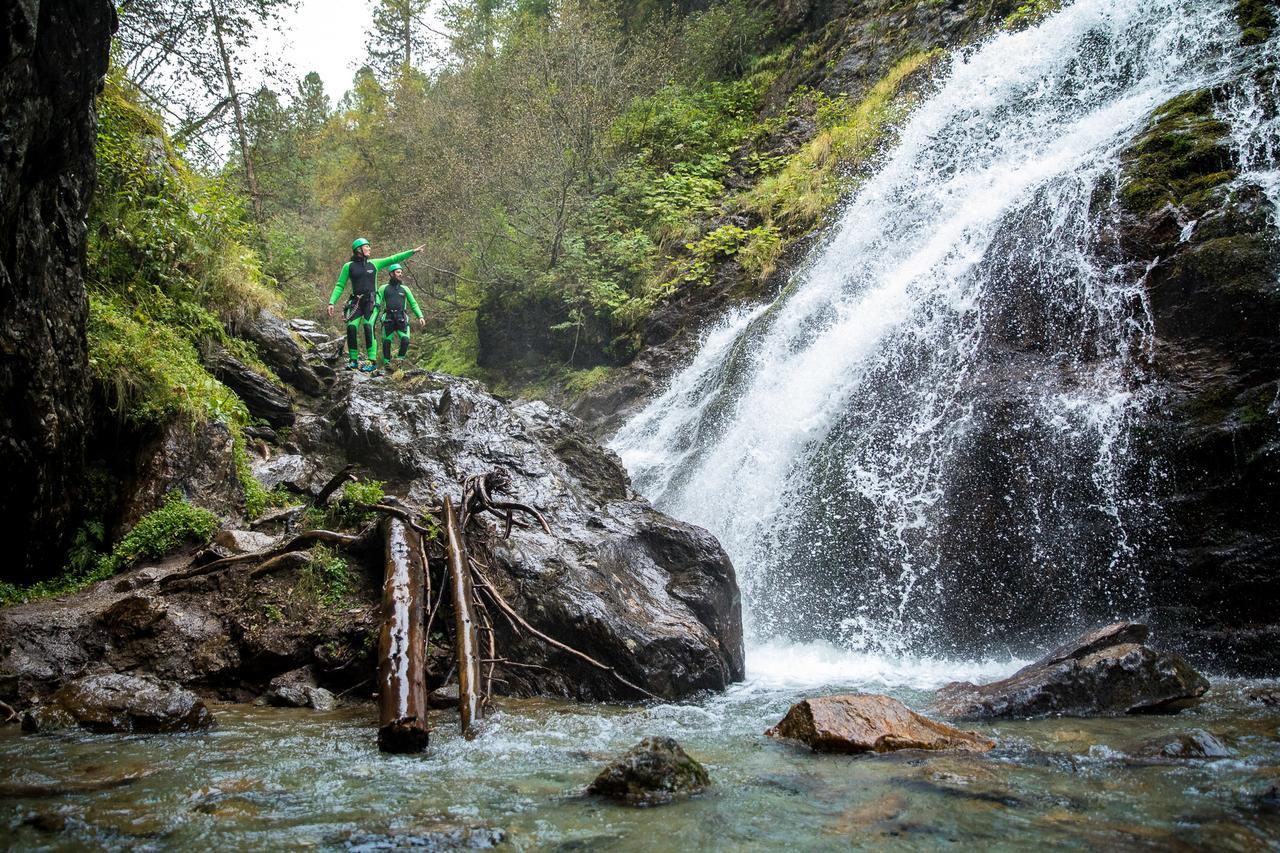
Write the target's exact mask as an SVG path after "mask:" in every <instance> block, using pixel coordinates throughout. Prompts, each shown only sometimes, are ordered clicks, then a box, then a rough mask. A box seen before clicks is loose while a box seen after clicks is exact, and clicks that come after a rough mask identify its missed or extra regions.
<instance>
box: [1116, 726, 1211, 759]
mask: <svg viewBox="0 0 1280 853" xmlns="http://www.w3.org/2000/svg"><path fill="white" fill-rule="evenodd" d="M1124 751H1125V754H1127V755H1129V756H1131V757H1132V758H1136V759H1139V760H1144V759H1146V760H1154V761H1163V760H1177V759H1188V758H1230V757H1231V754H1232V753H1231V749H1230V748H1229V747H1228V746H1227V745H1226V744H1225V743H1223V742H1222V741H1221V740H1220V739H1218V738H1217V737H1215V736H1214V735H1212V734H1210V733H1209V732H1206V731H1205V730H1204V729H1189V730H1187V731H1185V732H1174V733H1172V734H1167V735H1161V736H1160V737H1154V738H1148V739H1147V740H1144V741H1140V742H1138V743H1135V744H1133V745H1131V746H1129V747H1126V748H1125V750H1124Z"/></svg>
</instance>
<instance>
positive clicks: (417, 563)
mask: <svg viewBox="0 0 1280 853" xmlns="http://www.w3.org/2000/svg"><path fill="white" fill-rule="evenodd" d="M384 531H385V535H386V559H387V563H386V578H385V580H384V581H383V584H382V607H383V616H382V628H381V630H380V631H379V634H378V710H379V718H380V719H379V728H378V749H380V750H382V751H383V752H421V751H422V750H424V749H426V748H427V742H428V740H429V739H430V729H429V728H428V726H427V686H426V638H425V637H424V636H423V635H422V630H423V578H424V577H425V575H426V570H427V567H426V564H425V563H424V562H423V560H422V542H421V540H420V538H419V536H418V533H417V531H415V530H413V529H412V528H411V527H409V526H408V525H407V524H405V523H404V522H403V521H401V520H400V519H398V518H388V519H387V520H386V521H385V522H384Z"/></svg>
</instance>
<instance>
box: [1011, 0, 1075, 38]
mask: <svg viewBox="0 0 1280 853" xmlns="http://www.w3.org/2000/svg"><path fill="white" fill-rule="evenodd" d="M1061 8H1062V0H1025V2H1023V3H1021V4H1019V6H1018V8H1016V9H1014V10H1013V11H1012V12H1010V13H1009V16H1008V17H1006V18H1005V19H1004V24H1003V26H1004V28H1005V29H1006V30H1015V31H1016V30H1023V29H1026V28H1027V27H1033V26H1035V25H1036V24H1038V23H1040V22H1041V21H1043V20H1044V19H1045V18H1047V17H1049V16H1050V15H1052V14H1053V13H1054V12H1056V11H1058V10H1059V9H1061Z"/></svg>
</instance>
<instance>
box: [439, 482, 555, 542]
mask: <svg viewBox="0 0 1280 853" xmlns="http://www.w3.org/2000/svg"><path fill="white" fill-rule="evenodd" d="M510 487H511V477H510V475H509V474H507V472H506V471H503V470H502V469H501V468H496V469H494V470H493V471H490V472H489V473H487V474H477V475H475V476H472V477H468V478H467V479H466V480H464V481H463V483H462V506H461V518H462V526H463V528H464V529H465V528H466V525H467V522H468V521H470V520H471V519H472V518H473V517H475V516H478V515H479V514H480V513H482V512H490V513H492V514H494V515H496V516H497V517H498V518H500V519H503V520H504V521H505V522H506V530H505V533H504V534H503V538H504V539H505V538H507V537H508V536H510V535H511V525H512V523H513V522H514V523H516V524H520V522H518V521H514V518H513V513H515V512H523V513H525V514H527V515H531V516H533V517H534V518H535V519H537V520H538V524H540V525H541V526H542V529H543V530H544V531H546V532H547V533H548V534H550V533H551V525H549V524H547V519H546V518H545V517H543V515H542V513H541V512H539V511H538V510H536V509H534V508H533V507H531V506H529V505H528V504H522V503H516V502H514V501H495V500H494V499H493V495H494V494H495V493H497V492H505V491H506V490H507V489H509V488H510ZM520 526H524V525H523V524H520Z"/></svg>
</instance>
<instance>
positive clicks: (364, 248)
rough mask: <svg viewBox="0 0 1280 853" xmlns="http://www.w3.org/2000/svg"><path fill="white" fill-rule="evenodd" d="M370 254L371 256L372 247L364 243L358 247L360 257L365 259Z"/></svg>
mask: <svg viewBox="0 0 1280 853" xmlns="http://www.w3.org/2000/svg"><path fill="white" fill-rule="evenodd" d="M372 254H373V247H372V246H370V245H369V244H368V243H365V244H364V245H363V246H361V247H360V255H361V257H365V258H367V257H369V256H370V255H372Z"/></svg>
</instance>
